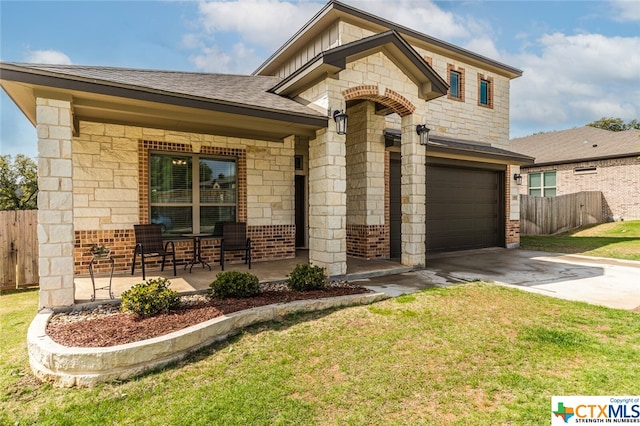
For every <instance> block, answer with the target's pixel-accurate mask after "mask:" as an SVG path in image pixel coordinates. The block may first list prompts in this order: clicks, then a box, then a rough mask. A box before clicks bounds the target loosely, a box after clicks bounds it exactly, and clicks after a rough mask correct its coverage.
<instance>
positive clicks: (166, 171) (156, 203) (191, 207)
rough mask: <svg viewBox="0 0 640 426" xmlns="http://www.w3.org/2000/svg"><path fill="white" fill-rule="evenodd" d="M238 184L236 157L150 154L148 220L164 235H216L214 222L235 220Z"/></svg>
mask: <svg viewBox="0 0 640 426" xmlns="http://www.w3.org/2000/svg"><path fill="white" fill-rule="evenodd" d="M237 186H238V185H237V167H236V160H235V159H229V158H217V157H210V156H204V155H195V154H194V155H191V154H183V153H180V154H167V153H151V154H150V156H149V203H150V207H151V209H150V210H151V212H150V213H151V218H150V221H151V223H158V224H160V225H162V230H163V232H164V234H165V235H166V236H180V235H181V234H185V233H191V232H196V233H197V232H202V233H210V234H216V233H217V232H219V231H220V226H216V224H218V223H220V222H226V221H235V220H236V215H237V210H238V208H237V199H238V196H237V193H238V190H237Z"/></svg>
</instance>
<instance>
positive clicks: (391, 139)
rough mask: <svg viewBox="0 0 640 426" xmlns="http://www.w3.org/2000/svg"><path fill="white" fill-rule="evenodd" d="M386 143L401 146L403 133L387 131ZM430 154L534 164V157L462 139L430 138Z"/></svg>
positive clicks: (392, 130)
mask: <svg viewBox="0 0 640 426" xmlns="http://www.w3.org/2000/svg"><path fill="white" fill-rule="evenodd" d="M384 136H385V143H386V144H387V146H397V147H399V146H400V144H401V131H400V130H397V129H385V131H384ZM427 152H428V153H431V154H433V153H441V154H454V155H468V156H470V157H477V158H483V159H485V160H495V161H497V162H498V163H504V164H520V165H525V164H532V163H533V157H530V156H527V155H523V154H519V153H517V152H513V151H508V150H506V149H502V148H496V147H494V146H492V145H490V144H487V143H482V142H469V141H466V140H461V139H454V138H447V137H442V136H429V142H428V143H427Z"/></svg>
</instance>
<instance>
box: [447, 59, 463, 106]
mask: <svg viewBox="0 0 640 426" xmlns="http://www.w3.org/2000/svg"><path fill="white" fill-rule="evenodd" d="M447 72H448V73H449V95H448V96H449V99H453V100H456V101H464V69H463V68H456V67H455V66H453V65H451V64H448V66H447Z"/></svg>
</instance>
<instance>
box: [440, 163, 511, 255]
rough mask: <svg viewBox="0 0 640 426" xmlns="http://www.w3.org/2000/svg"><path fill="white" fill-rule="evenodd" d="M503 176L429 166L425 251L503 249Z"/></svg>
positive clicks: (474, 170) (472, 170) (492, 172)
mask: <svg viewBox="0 0 640 426" xmlns="http://www.w3.org/2000/svg"><path fill="white" fill-rule="evenodd" d="M501 176H502V173H500V172H496V171H491V170H478V169H465V168H454V167H440V166H429V168H428V169H427V251H428V252H437V251H453V250H466V249H476V248H483V247H495V246H502V245H503V241H502V240H503V239H504V237H503V236H502V235H503V231H502V229H504V219H502V217H503V216H504V215H503V214H502V211H503V210H502V208H501V207H500V206H501V205H502V204H503V203H502V202H501V199H502V197H501V192H502V190H501V187H502V186H501V184H500V182H501Z"/></svg>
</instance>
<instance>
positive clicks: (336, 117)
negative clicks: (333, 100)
mask: <svg viewBox="0 0 640 426" xmlns="http://www.w3.org/2000/svg"><path fill="white" fill-rule="evenodd" d="M348 118H349V116H348V115H347V114H346V113H345V112H344V111H343V110H335V111H333V121H335V122H336V132H337V133H338V134H339V135H346V134H347V119H348Z"/></svg>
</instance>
